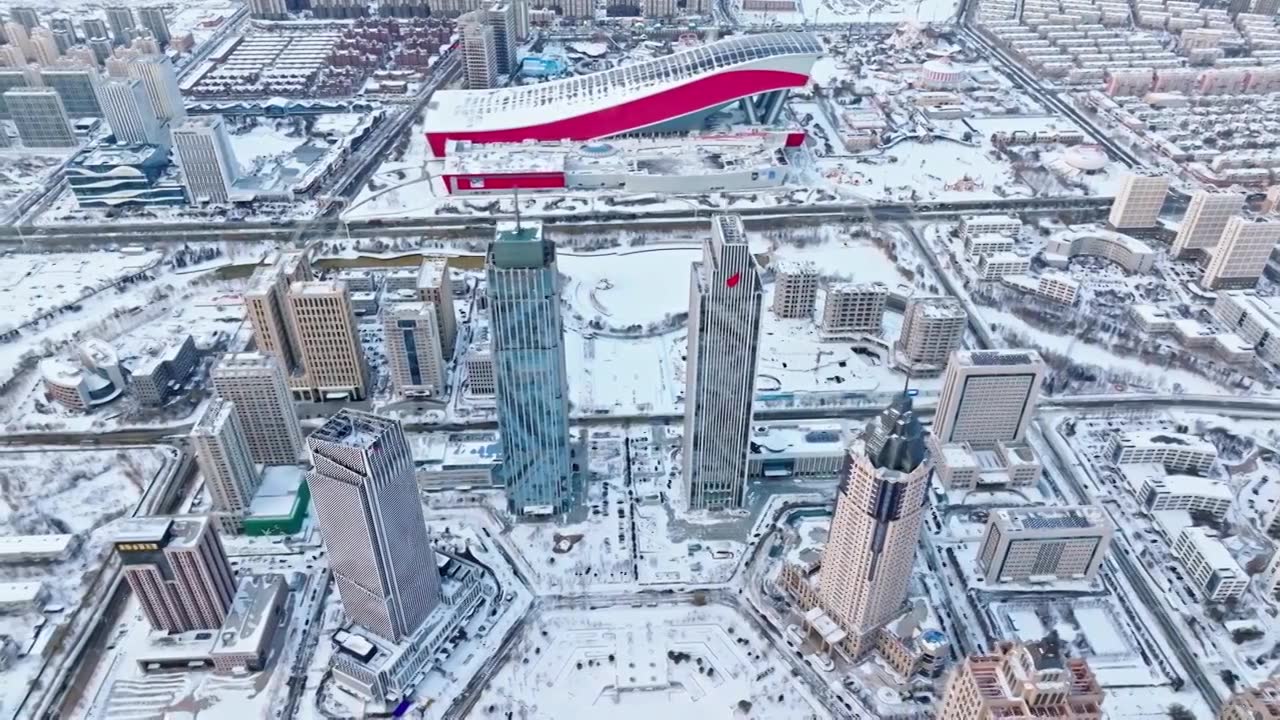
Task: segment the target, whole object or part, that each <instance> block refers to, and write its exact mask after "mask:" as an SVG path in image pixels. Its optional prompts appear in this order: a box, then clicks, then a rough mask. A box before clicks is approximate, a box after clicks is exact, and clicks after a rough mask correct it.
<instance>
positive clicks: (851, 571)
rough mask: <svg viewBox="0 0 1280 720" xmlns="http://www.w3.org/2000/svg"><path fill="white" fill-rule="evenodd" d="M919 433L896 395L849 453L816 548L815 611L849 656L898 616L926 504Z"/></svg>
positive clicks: (905, 399) (907, 404) (907, 405)
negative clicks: (836, 630) (838, 634)
mask: <svg viewBox="0 0 1280 720" xmlns="http://www.w3.org/2000/svg"><path fill="white" fill-rule="evenodd" d="M925 439H926V433H925V431H924V428H923V427H922V426H921V425H920V420H919V419H918V418H917V417H916V415H915V412H914V411H913V409H912V406H911V397H910V396H909V395H907V394H906V393H903V394H902V395H901V396H900V397H899V398H898V399H897V400H895V401H894V402H893V404H891V405H890V406H889V407H888V408H886V409H885V410H884V411H883V412H882V413H880V415H879V416H878V417H876V418H875V419H873V420H872V421H871V422H870V423H868V424H867V427H866V430H865V431H864V433H863V438H862V440H861V441H858V442H855V443H854V444H853V445H852V446H850V448H849V452H848V459H847V460H846V463H845V476H844V478H843V479H842V480H841V482H840V486H839V489H838V490H837V492H836V507H835V513H834V515H833V516H832V518H831V528H830V532H829V533H828V538H827V545H826V547H825V548H823V551H822V561H821V568H822V570H821V573H822V574H821V578H820V580H819V583H820V584H819V586H818V607H819V608H821V611H822V614H823V615H825V616H827V617H829V618H830V619H831V620H833V621H834V622H835V624H836V625H838V626H839V627H840V628H841V629H842V630H843V632H844V633H846V634H847V639H845V640H843V642H844V643H845V645H846V647H848V648H849V649H850V652H851V654H853V655H854V656H859V655H862V654H863V653H865V652H866V651H867V650H869V649H870V648H872V647H873V646H874V644H875V642H876V636H877V634H878V633H879V631H880V629H881V628H883V627H884V626H885V624H886V623H888V622H889V621H890V620H892V619H894V618H895V617H897V616H898V615H900V614H901V613H902V611H903V607H904V605H905V603H906V601H907V590H908V585H909V583H910V579H911V573H912V568H913V567H914V565H915V554H916V546H917V545H918V544H919V542H920V526H921V522H922V521H923V519H924V512H925V510H926V508H927V505H928V497H927V494H926V491H927V489H928V486H929V469H930V466H929V462H928V457H927V455H928V450H927V449H926V444H925Z"/></svg>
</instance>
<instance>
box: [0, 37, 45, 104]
mask: <svg viewBox="0 0 1280 720" xmlns="http://www.w3.org/2000/svg"><path fill="white" fill-rule="evenodd" d="M5 47H8V46H5V45H0V50H3V49H4V48H5ZM37 80H38V77H37ZM30 86H31V79H30V78H29V77H28V76H27V73H26V71H25V70H20V69H18V68H8V67H3V68H0V117H5V118H7V117H9V108H8V105H6V104H5V102H4V94H5V93H6V92H9V91H10V90H14V89H19V88H26V87H30Z"/></svg>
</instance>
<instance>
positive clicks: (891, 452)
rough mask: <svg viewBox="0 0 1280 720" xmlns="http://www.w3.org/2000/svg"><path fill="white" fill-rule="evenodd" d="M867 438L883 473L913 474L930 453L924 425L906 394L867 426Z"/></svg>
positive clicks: (870, 454) (873, 460)
mask: <svg viewBox="0 0 1280 720" xmlns="http://www.w3.org/2000/svg"><path fill="white" fill-rule="evenodd" d="M864 438H865V443H866V451H867V457H868V458H869V459H870V460H871V464H873V465H875V466H876V467H878V468H882V469H884V470H897V471H899V472H911V471H912V470H915V469H916V468H918V467H920V464H921V463H923V462H924V459H925V455H926V453H927V451H926V449H925V442H924V439H925V431H924V426H922V425H921V424H920V419H919V418H917V417H916V414H915V411H914V410H913V409H912V403H911V395H910V394H909V393H907V392H903V393H902V395H900V396H898V397H897V398H896V399H895V400H894V401H893V402H892V403H890V404H889V407H887V408H885V409H884V410H883V411H882V412H881V413H880V414H879V415H877V416H876V417H875V418H873V419H872V420H871V422H869V423H867V428H866V433H865V436H864Z"/></svg>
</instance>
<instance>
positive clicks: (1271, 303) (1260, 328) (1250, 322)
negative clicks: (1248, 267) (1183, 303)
mask: <svg viewBox="0 0 1280 720" xmlns="http://www.w3.org/2000/svg"><path fill="white" fill-rule="evenodd" d="M1213 317H1214V319H1215V320H1217V321H1218V322H1219V323H1221V324H1222V327H1223V328H1224V329H1225V330H1227V331H1228V332H1231V333H1235V334H1236V335H1237V336H1239V337H1240V338H1242V339H1243V340H1244V341H1245V342H1247V343H1249V344H1250V345H1252V346H1253V348H1254V350H1255V351H1257V353H1258V357H1260V358H1262V359H1263V360H1266V361H1267V362H1270V363H1272V364H1280V298H1276V297H1269V296H1268V297H1263V296H1260V295H1258V294H1257V293H1255V292H1253V291H1250V290H1224V291H1221V292H1219V293H1218V298H1217V300H1215V301H1214V303H1213Z"/></svg>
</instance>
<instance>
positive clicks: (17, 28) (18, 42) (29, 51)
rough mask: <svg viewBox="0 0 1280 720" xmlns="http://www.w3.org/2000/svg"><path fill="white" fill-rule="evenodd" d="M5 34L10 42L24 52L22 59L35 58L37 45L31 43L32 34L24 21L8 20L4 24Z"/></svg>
mask: <svg viewBox="0 0 1280 720" xmlns="http://www.w3.org/2000/svg"><path fill="white" fill-rule="evenodd" d="M4 36H5V37H6V38H8V39H9V44H10V45H12V46H13V47H15V48H17V49H18V51H19V52H21V53H22V59H23V60H24V61H25V60H35V59H36V51H35V47H33V46H32V45H31V35H30V33H29V32H28V31H27V29H26V28H25V27H23V26H22V23H18V22H12V21H10V22H7V23H5V24H4Z"/></svg>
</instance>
